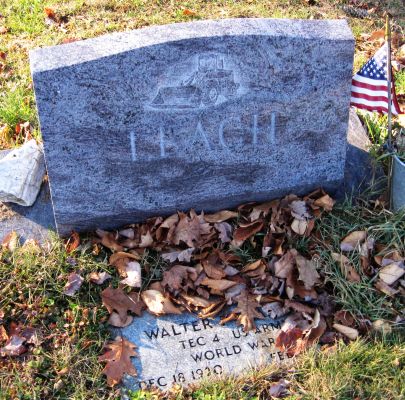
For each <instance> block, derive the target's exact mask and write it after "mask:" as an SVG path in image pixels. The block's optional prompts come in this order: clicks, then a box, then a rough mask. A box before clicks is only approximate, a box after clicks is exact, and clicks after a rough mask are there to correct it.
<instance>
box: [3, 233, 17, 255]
mask: <svg viewBox="0 0 405 400" xmlns="http://www.w3.org/2000/svg"><path fill="white" fill-rule="evenodd" d="M19 244H20V237H19V235H18V233H17V232H15V231H11V232H10V233H8V234H7V235H6V236H4V239H3V241H2V243H1V245H2V247H3V249H7V250H9V251H11V252H13V251H14V250H15V249H16V248H17V247H18V246H19Z"/></svg>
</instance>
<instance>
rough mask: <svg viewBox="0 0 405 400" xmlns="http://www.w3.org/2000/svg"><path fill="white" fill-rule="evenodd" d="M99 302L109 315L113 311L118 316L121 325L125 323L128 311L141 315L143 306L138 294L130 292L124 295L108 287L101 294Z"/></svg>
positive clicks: (119, 289) (118, 289) (119, 290)
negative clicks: (100, 301)
mask: <svg viewBox="0 0 405 400" xmlns="http://www.w3.org/2000/svg"><path fill="white" fill-rule="evenodd" d="M101 300H102V302H103V304H104V306H105V307H106V308H107V310H108V312H109V313H110V314H112V312H113V311H114V310H115V311H116V312H117V313H118V314H119V316H120V318H121V322H123V323H124V322H125V321H127V313H128V311H131V312H133V313H134V314H136V315H141V314H142V309H143V308H144V304H143V302H142V300H141V299H140V298H139V294H138V293H136V292H132V293H129V294H126V293H125V292H124V291H123V290H122V289H121V288H117V289H113V288H111V287H108V288H106V289H104V290H103V291H102V292H101Z"/></svg>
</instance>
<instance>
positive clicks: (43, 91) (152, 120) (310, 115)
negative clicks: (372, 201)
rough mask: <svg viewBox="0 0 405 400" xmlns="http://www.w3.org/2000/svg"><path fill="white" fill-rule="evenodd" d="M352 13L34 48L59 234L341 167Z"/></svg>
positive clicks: (162, 29)
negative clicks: (330, 18) (331, 18)
mask: <svg viewBox="0 0 405 400" xmlns="http://www.w3.org/2000/svg"><path fill="white" fill-rule="evenodd" d="M353 51H354V40H353V37H352V34H351V31H350V29H349V28H348V25H347V23H346V21H343V20H336V21H328V20H323V21H309V20H274V19H229V20H218V21H199V22H191V23H181V24H172V25H166V26H156V27H150V28H145V29H140V30H135V31H131V32H125V33H117V34H112V35H107V36H102V37H99V38H95V39H90V40H85V41H79V42H74V43H70V44H65V45H61V46H55V47H47V48H42V49H37V50H34V51H32V52H31V53H30V61H31V70H32V75H33V80H34V87H35V94H36V100H37V105H38V112H39V119H40V124H41V131H42V136H43V140H44V148H45V160H46V164H47V168H48V174H49V180H50V188H51V195H52V202H53V206H54V213H55V219H56V224H57V228H58V231H59V233H60V234H67V233H69V232H70V231H71V230H72V229H74V230H78V231H85V230H91V229H94V228H98V227H104V228H110V227H114V226H119V225H122V224H125V223H129V222H137V221H139V220H143V219H145V218H147V217H150V216H155V215H162V214H169V213H172V212H174V211H175V210H178V209H189V208H195V209H197V210H202V209H204V210H206V211H214V210H218V209H222V208H227V207H232V206H235V205H237V204H240V203H242V202H247V201H253V200H255V201H263V200H266V199H270V198H273V197H279V196H282V195H284V194H286V193H288V192H295V193H297V194H300V193H302V192H305V191H309V190H311V189H313V188H315V187H319V186H323V187H325V188H326V189H331V188H333V187H336V186H337V185H339V183H340V182H341V180H342V179H343V172H344V164H345V151H346V131H347V122H348V115H349V101H350V83H351V73H352V62H353Z"/></svg>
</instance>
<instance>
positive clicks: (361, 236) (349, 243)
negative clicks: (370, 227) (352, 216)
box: [340, 231, 367, 251]
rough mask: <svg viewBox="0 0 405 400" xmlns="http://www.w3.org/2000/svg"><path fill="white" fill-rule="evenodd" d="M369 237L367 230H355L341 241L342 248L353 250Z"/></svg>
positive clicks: (343, 249)
mask: <svg viewBox="0 0 405 400" xmlns="http://www.w3.org/2000/svg"><path fill="white" fill-rule="evenodd" d="M366 238H367V232H366V231H354V232H351V233H349V234H348V235H347V236H345V237H344V238H343V240H342V242H341V243H340V250H342V251H353V250H355V249H356V247H357V246H358V245H359V244H361V243H362V242H364V241H365V240H366Z"/></svg>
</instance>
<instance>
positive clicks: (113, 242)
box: [96, 229, 124, 251]
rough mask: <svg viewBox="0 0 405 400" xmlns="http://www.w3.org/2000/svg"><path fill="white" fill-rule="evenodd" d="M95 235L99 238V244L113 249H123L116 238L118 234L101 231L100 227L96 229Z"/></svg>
mask: <svg viewBox="0 0 405 400" xmlns="http://www.w3.org/2000/svg"><path fill="white" fill-rule="evenodd" d="M96 233H97V235H98V236H99V237H100V238H101V244H102V245H103V246H105V247H107V248H109V249H110V250H113V251H123V250H124V247H123V246H121V245H120V244H119V243H118V242H117V240H118V235H116V234H114V233H113V232H107V231H103V230H102V229H97V230H96Z"/></svg>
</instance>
